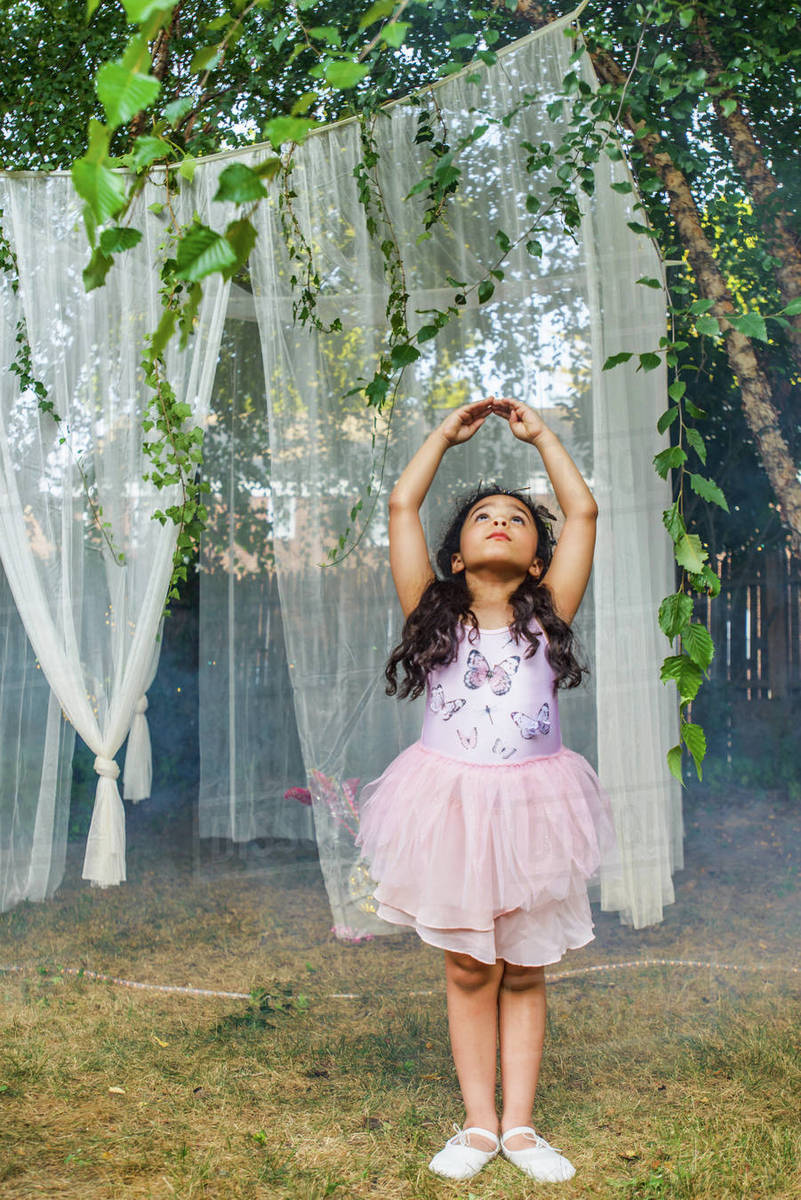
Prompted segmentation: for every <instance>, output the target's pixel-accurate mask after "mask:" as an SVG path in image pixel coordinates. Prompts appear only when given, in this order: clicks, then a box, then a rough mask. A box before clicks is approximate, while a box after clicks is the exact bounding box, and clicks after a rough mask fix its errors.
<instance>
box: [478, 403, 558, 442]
mask: <svg viewBox="0 0 801 1200" xmlns="http://www.w3.org/2000/svg"><path fill="white" fill-rule="evenodd" d="M490 402H491V404H492V411H493V412H494V413H497V414H498V416H499V417H504V418H505V419H506V420H507V421H508V422H509V428H510V429H511V431H512V433H513V434H514V435H515V437H516V438H519V439H520V441H521V442H529V443H530V444H531V445H532V446H533V445H535V444H536V441H537V438H538V437H540V436H541V435H542V434H543V433H547V432H548V426H547V425H546V424H545V422H544V421H543V419H542V417H541V416H540V415H539V413H538V412H535V410H534V409H533V408H529V407H528V405H527V404H523V403H521V401H520V400H511V399H508V398H505V397H499V398H497V399H496V398H495V396H490Z"/></svg>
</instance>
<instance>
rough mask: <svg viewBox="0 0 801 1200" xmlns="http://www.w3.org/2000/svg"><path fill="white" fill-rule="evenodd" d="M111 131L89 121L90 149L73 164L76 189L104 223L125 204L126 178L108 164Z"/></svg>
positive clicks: (95, 122)
mask: <svg viewBox="0 0 801 1200" xmlns="http://www.w3.org/2000/svg"><path fill="white" fill-rule="evenodd" d="M110 134H111V131H110V130H109V129H106V127H105V126H104V125H101V124H100V122H99V121H95V120H94V119H92V120H91V121H90V122H89V149H88V150H87V152H86V154H84V155H83V157H82V158H79V159H76V161H75V162H74V163H73V165H72V182H73V184H74V186H75V191H76V192H77V193H78V195H79V196H80V197H81V199H82V200H85V201H86V203H87V204H88V205H89V208H90V209H91V210H92V213H93V214H94V217H95V219H96V220H97V222H98V224H100V225H102V224H104V223H105V222H106V221H107V220H108V219H109V218H110V217H113V216H115V215H116V214H117V213H118V212H119V211H120V209H122V208H124V207H125V198H126V191H125V180H124V179H122V178H121V177H120V176H119V175H116V174H115V173H114V172H113V171H112V170H111V169H110V168H109V167H108V166H106V162H108V142H109V137H110Z"/></svg>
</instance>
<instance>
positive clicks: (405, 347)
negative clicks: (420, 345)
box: [390, 342, 420, 369]
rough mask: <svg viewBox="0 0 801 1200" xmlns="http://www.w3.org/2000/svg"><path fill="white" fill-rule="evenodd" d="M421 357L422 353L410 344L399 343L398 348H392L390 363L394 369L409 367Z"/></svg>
mask: <svg viewBox="0 0 801 1200" xmlns="http://www.w3.org/2000/svg"><path fill="white" fill-rule="evenodd" d="M419 357H420V351H419V350H418V349H417V347H416V346H413V345H412V344H411V343H410V342H399V343H398V345H397V346H393V347H392V354H391V355H390V361H391V363H392V367H393V369H396V368H398V367H408V366H409V364H410V363H413V362H415V361H416V360H417V359H418V358H419Z"/></svg>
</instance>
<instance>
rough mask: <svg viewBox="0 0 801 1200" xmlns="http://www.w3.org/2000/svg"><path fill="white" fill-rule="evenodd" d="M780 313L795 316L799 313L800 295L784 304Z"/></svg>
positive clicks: (800, 306)
mask: <svg viewBox="0 0 801 1200" xmlns="http://www.w3.org/2000/svg"><path fill="white" fill-rule="evenodd" d="M781 313H782V315H783V316H785V317H797V316H798V314H799V313H801V296H796V298H795V300H791V301H790V303H789V304H786V305H785V306H784V308H783V309H782V310H781Z"/></svg>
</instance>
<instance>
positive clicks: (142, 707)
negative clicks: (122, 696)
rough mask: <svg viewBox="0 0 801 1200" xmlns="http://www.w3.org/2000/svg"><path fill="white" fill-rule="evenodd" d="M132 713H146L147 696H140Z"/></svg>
mask: <svg viewBox="0 0 801 1200" xmlns="http://www.w3.org/2000/svg"><path fill="white" fill-rule="evenodd" d="M134 712H137V713H145V712H147V696H140V698H139V699H138V700H137V702H136V707H135V708H134Z"/></svg>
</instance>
